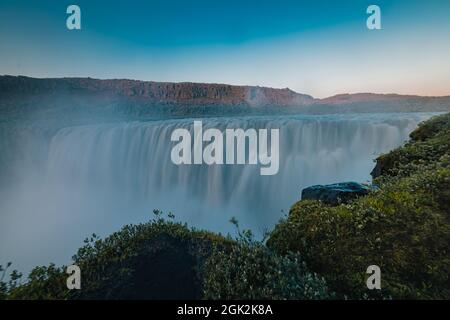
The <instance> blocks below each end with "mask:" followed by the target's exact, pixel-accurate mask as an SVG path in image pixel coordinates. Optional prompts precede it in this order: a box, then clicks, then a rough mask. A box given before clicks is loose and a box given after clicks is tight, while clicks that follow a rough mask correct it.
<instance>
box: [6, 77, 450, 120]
mask: <svg viewBox="0 0 450 320" xmlns="http://www.w3.org/2000/svg"><path fill="white" fill-rule="evenodd" d="M73 111H75V112H77V113H83V112H88V113H89V115H90V116H91V115H92V114H94V113H95V114H97V115H102V116H103V115H117V114H120V115H123V114H126V115H135V116H142V115H145V116H149V115H166V116H204V115H236V114H256V113H265V114H273V113H286V112H287V113H304V114H335V113H354V112H358V113H365V112H369V113H372V112H422V111H423V112H435V111H445V112H449V111H450V96H444V97H421V96H404V95H396V94H372V93H358V94H341V95H336V96H333V97H329V98H325V99H315V98H313V97H311V96H309V95H306V94H301V93H297V92H294V91H292V90H290V89H288V88H285V89H275V88H268V87H259V86H235V85H228V84H214V83H211V84H209V83H192V82H181V83H171V82H153V81H137V80H125V79H113V80H99V79H91V78H48V79H36V78H30V77H24V76H0V115H8V116H9V115H13V116H17V115H24V114H26V115H29V116H31V115H32V117H33V119H35V117H36V116H37V113H40V114H43V115H44V117H45V118H48V116H49V113H50V114H56V113H58V115H61V114H64V115H66V114H67V113H68V112H73Z"/></svg>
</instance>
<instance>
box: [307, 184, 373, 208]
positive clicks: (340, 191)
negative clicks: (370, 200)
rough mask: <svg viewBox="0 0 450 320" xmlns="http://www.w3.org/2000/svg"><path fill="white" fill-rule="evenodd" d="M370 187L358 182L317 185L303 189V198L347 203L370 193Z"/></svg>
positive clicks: (332, 203) (332, 202)
mask: <svg viewBox="0 0 450 320" xmlns="http://www.w3.org/2000/svg"><path fill="white" fill-rule="evenodd" d="M369 191H370V187H368V186H366V185H363V184H360V183H357V182H341V183H334V184H328V185H316V186H311V187H308V188H305V189H303V190H302V200H320V201H322V202H324V203H327V204H330V205H338V204H340V203H347V202H349V201H351V200H353V199H355V198H357V197H359V196H364V195H366V194H367V193H369Z"/></svg>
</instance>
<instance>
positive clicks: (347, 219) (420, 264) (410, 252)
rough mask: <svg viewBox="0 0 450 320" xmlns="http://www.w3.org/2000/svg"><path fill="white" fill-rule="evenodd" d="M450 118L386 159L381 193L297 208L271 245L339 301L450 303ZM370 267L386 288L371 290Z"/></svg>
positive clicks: (440, 120) (427, 125)
mask: <svg viewBox="0 0 450 320" xmlns="http://www.w3.org/2000/svg"><path fill="white" fill-rule="evenodd" d="M448 121H449V115H445V116H441V117H438V118H434V119H432V120H430V121H429V122H426V123H425V124H423V125H422V126H420V128H419V129H418V130H416V131H415V132H413V134H412V135H411V136H412V137H414V140H412V141H411V142H409V143H408V144H407V145H406V146H405V147H402V148H399V149H397V150H394V151H393V152H391V153H389V154H387V155H385V156H383V157H381V161H382V163H383V170H382V172H383V175H382V176H379V177H378V179H377V183H379V185H380V187H381V188H380V190H377V191H372V192H371V193H370V194H369V195H367V196H365V197H361V198H358V199H357V200H355V201H353V202H351V203H349V204H341V205H339V206H335V207H331V206H328V205H326V204H324V203H321V202H318V201H310V200H309V201H300V202H298V203H297V204H295V205H294V206H293V207H292V208H291V210H290V213H289V217H288V218H287V219H286V220H284V221H282V222H280V224H279V225H277V226H276V228H275V230H274V231H273V232H272V234H271V236H270V238H269V240H268V243H267V244H268V246H269V247H270V248H272V249H275V250H277V251H278V252H280V253H288V252H292V251H293V252H300V253H301V254H302V257H303V258H304V260H305V261H306V263H307V265H308V267H309V268H310V269H311V270H313V271H314V272H317V273H318V274H320V275H322V276H323V277H324V278H325V279H326V280H327V283H328V284H329V286H330V287H331V289H333V290H335V291H336V292H338V293H339V294H340V295H341V296H348V297H352V298H363V297H376V298H377V297H393V298H423V299H434V298H445V299H449V298H450V250H449V248H448V245H449V244H450V205H449V204H450V166H449V162H448V159H449V158H448V154H449V143H450V137H449V135H448V131H449V125H448V124H449V122H448ZM434 126H436V127H434ZM419 137H420V138H419ZM427 150H428V151H429V152H428V151H427ZM369 265H378V266H379V267H380V268H381V271H382V290H381V291H377V290H375V291H370V290H368V289H367V288H366V282H365V279H366V277H367V275H366V269H367V267H368V266H369Z"/></svg>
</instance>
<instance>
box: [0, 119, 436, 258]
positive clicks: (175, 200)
mask: <svg viewBox="0 0 450 320" xmlns="http://www.w3.org/2000/svg"><path fill="white" fill-rule="evenodd" d="M430 116H431V114H419V113H416V114H364V115H326V116H260V117H240V118H206V119H202V121H203V125H204V128H205V129H207V128H216V129H219V130H221V131H222V132H224V131H225V129H227V128H232V129H236V128H241V129H244V130H246V129H248V128H254V129H263V128H266V129H279V133H280V141H279V142H280V143H279V148H280V149H279V151H280V155H279V160H280V165H279V171H278V174H276V175H273V176H261V175H260V174H259V167H258V166H255V165H205V164H203V165H175V164H173V163H172V162H171V158H170V152H171V149H172V147H173V146H174V144H175V142H171V140H170V136H171V133H172V132H173V130H175V129H177V128H186V129H188V130H190V131H192V126H193V121H194V119H180V120H173V119H169V120H158V121H133V122H121V123H110V124H97V125H83V126H73V127H66V128H62V129H60V130H58V131H56V132H55V133H53V134H52V135H51V136H50V137H49V139H48V140H47V141H46V142H45V143H44V142H42V139H39V142H37V143H40V144H41V145H42V148H40V150H45V152H46V153H47V157H46V161H44V163H43V165H42V167H41V168H40V169H39V170H38V171H39V172H38V173H36V172H34V173H33V175H32V176H33V177H36V176H39V178H33V179H30V180H33V181H27V182H25V183H21V184H20V186H18V187H15V188H13V187H12V188H10V190H9V192H3V193H4V195H3V196H1V197H0V198H1V199H0V200H1V202H0V212H1V216H0V226H1V227H0V228H1V230H0V231H1V232H0V234H1V236H0V237H1V238H0V240H1V241H0V249H1V251H2V253H4V254H5V256H7V257H11V258H10V259H13V260H15V261H17V260H18V261H19V263H22V264H24V265H35V264H36V262H40V263H48V262H49V261H55V262H59V261H62V262H67V259H68V257H70V255H71V254H73V253H74V250H75V249H76V248H77V247H79V246H80V245H81V240H82V239H83V238H84V237H86V236H88V235H89V234H90V233H92V232H96V233H98V234H101V235H107V234H109V233H111V232H112V231H115V230H117V229H118V228H120V227H121V226H122V225H124V224H127V223H137V222H144V221H147V220H149V219H150V218H151V216H152V215H151V212H152V210H153V209H154V208H158V209H162V210H164V211H166V212H168V211H171V212H173V213H174V214H175V216H176V219H178V220H180V221H183V222H187V223H188V224H189V225H191V226H195V227H198V228H206V229H209V230H212V231H218V232H230V231H232V226H231V224H230V223H229V222H228V221H229V220H230V218H231V217H232V216H235V217H236V218H237V219H238V221H239V222H240V224H241V225H242V226H243V227H245V228H251V229H252V230H253V231H254V232H255V233H256V234H258V233H259V234H260V233H261V232H262V231H263V230H265V229H271V228H272V227H273V225H274V224H275V223H276V222H277V221H278V220H279V219H280V217H282V216H283V212H282V211H284V212H285V213H287V211H288V209H289V207H290V206H291V205H292V204H293V203H295V201H297V200H299V198H300V193H301V190H302V188H304V187H306V186H309V185H313V184H327V183H335V182H339V181H348V180H353V181H359V182H367V181H370V175H369V173H370V171H371V169H372V168H373V166H374V162H373V159H375V158H376V157H377V156H378V155H379V154H381V153H384V152H387V151H389V150H392V149H394V148H396V147H397V146H400V145H401V144H402V143H404V142H405V141H406V140H407V139H408V135H409V133H410V132H411V131H412V130H413V129H414V128H415V127H416V126H417V125H418V123H419V122H421V121H423V120H425V119H427V118H429V117H430ZM0 132H2V131H0ZM2 139H3V138H2ZM4 139H6V138H4ZM30 139H31V138H30ZM34 148H36V145H34ZM27 155H28V156H29V157H32V156H33V152H30V153H25V154H23V155H22V158H23V157H26V156H27ZM41 162H42V161H41ZM33 170H34V171H36V169H35V167H34V166H33ZM19 171H20V170H19ZM22 171H23V172H24V174H25V175H27V176H28V175H30V176H31V174H30V173H29V172H27V168H24V170H22ZM1 190H3V189H1ZM27 221H28V223H27ZM25 224H26V226H25ZM19 238H20V241H19V240H18V239H19ZM36 239H37V240H36ZM14 241H16V244H15V245H14V246H13V245H8V244H11V243H13V242H14ZM17 252H19V253H17ZM37 253H39V254H37ZM19 254H20V255H21V257H18V255H19ZM26 254H29V256H26ZM2 255H3V254H2Z"/></svg>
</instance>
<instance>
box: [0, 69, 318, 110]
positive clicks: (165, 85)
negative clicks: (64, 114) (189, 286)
mask: <svg viewBox="0 0 450 320" xmlns="http://www.w3.org/2000/svg"><path fill="white" fill-rule="evenodd" d="M58 92H64V93H78V94H80V93H90V94H108V95H111V96H119V97H128V98H134V99H141V100H145V101H146V102H152V103H176V104H199V105H214V104H221V105H247V106H252V107H258V106H267V105H270V106H300V105H307V104H311V103H312V102H313V101H314V99H313V98H312V97H311V96H308V95H305V94H299V93H296V92H294V91H292V90H290V89H288V88H286V89H274V88H267V87H256V86H233V85H227V84H207V83H191V82H182V83H170V82H153V81H136V80H122V79H114V80H97V79H91V78H61V79H35V78H28V77H22V76H19V77H13V76H3V77H0V97H7V96H14V95H24V94H27V95H32V94H55V93H58Z"/></svg>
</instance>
